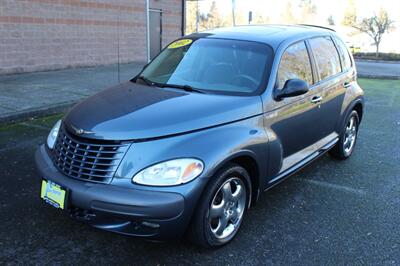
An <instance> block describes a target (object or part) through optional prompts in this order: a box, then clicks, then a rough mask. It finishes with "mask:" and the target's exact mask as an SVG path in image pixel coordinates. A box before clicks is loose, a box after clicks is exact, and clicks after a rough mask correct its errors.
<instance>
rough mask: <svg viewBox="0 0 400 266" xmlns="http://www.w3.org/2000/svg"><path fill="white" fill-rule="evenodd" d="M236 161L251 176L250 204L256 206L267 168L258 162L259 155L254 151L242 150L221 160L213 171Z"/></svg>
mask: <svg viewBox="0 0 400 266" xmlns="http://www.w3.org/2000/svg"><path fill="white" fill-rule="evenodd" d="M231 163H234V164H237V165H239V166H241V167H243V168H244V169H245V170H246V171H247V173H248V174H249V176H250V181H251V184H250V185H251V198H250V206H254V205H255V204H256V202H257V200H258V198H259V196H260V193H261V191H262V190H261V185H262V184H263V183H262V176H264V175H265V173H264V172H265V170H263V169H262V168H261V165H262V164H261V163H259V162H258V159H257V156H256V155H255V154H254V152H253V151H240V152H238V153H236V154H233V155H231V156H229V157H228V158H226V159H225V160H223V161H221V162H220V163H219V164H218V165H217V166H216V167H215V168H214V171H213V174H215V173H216V172H218V171H219V170H221V169H222V168H224V167H226V166H227V165H229V164H231Z"/></svg>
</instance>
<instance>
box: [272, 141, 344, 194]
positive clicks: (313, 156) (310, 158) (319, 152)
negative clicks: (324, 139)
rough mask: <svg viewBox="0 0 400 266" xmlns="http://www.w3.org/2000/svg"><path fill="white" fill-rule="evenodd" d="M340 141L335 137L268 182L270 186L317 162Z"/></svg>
mask: <svg viewBox="0 0 400 266" xmlns="http://www.w3.org/2000/svg"><path fill="white" fill-rule="evenodd" d="M338 140H339V137H335V138H334V139H332V140H331V141H329V142H328V143H327V144H325V145H324V146H322V147H321V148H320V149H319V150H317V151H316V152H314V153H312V154H310V155H309V156H307V157H306V158H304V159H303V160H301V161H299V162H298V163H296V164H294V165H293V166H291V167H289V168H287V169H286V170H284V171H282V172H281V173H279V174H278V175H277V176H276V177H275V178H273V179H271V180H270V181H269V182H268V184H273V183H275V182H277V181H279V180H283V179H284V178H285V177H288V176H290V175H292V174H294V173H295V172H297V171H298V170H300V169H301V168H303V167H304V166H306V165H307V164H309V163H310V162H312V161H313V160H315V159H316V158H318V157H319V156H321V155H322V154H324V153H325V152H327V151H328V150H330V149H331V148H332V147H333V146H335V144H336V142H337V141H338ZM267 189H268V188H267Z"/></svg>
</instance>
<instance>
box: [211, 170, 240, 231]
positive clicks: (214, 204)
mask: <svg viewBox="0 0 400 266" xmlns="http://www.w3.org/2000/svg"><path fill="white" fill-rule="evenodd" d="M246 194H247V193H246V187H245V185H244V183H243V181H242V180H241V179H240V178H238V177H232V178H229V179H228V180H226V181H225V182H224V183H223V184H222V185H221V186H220V187H219V189H218V190H217V193H216V194H215V196H214V198H213V200H212V201H211V205H210V209H209V211H210V212H209V213H210V215H209V224H210V229H211V232H212V233H213V235H214V236H215V237H216V238H218V239H224V238H227V237H230V236H231V235H233V234H234V233H235V232H236V231H237V229H238V228H239V226H240V223H241V221H242V218H243V213H244V210H245V208H246V206H245V205H246V196H247V195H246Z"/></svg>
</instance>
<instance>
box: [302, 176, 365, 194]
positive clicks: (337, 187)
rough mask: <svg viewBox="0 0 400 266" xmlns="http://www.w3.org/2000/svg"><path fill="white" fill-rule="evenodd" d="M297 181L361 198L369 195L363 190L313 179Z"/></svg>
mask: <svg viewBox="0 0 400 266" xmlns="http://www.w3.org/2000/svg"><path fill="white" fill-rule="evenodd" d="M295 180H298V181H304V182H306V183H309V184H313V185H317V186H320V187H324V188H331V189H335V190H340V191H343V192H347V193H351V194H356V195H359V196H364V195H366V194H367V193H366V192H365V191H364V190H362V189H355V188H351V187H346V186H341V185H337V184H332V183H328V182H325V181H319V180H312V179H301V178H296V179H295Z"/></svg>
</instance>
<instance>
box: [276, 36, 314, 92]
mask: <svg viewBox="0 0 400 266" xmlns="http://www.w3.org/2000/svg"><path fill="white" fill-rule="evenodd" d="M289 79H302V80H304V81H306V82H307V83H308V84H309V85H312V84H313V76H312V70H311V63H310V57H309V56H308V52H307V48H306V45H305V43H304V42H298V43H295V44H292V45H291V46H289V47H288V48H287V49H286V51H285V53H284V54H283V55H282V58H281V62H280V64H279V69H278V82H279V86H278V88H279V89H282V88H283V86H284V85H285V82H286V81H287V80H289Z"/></svg>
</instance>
